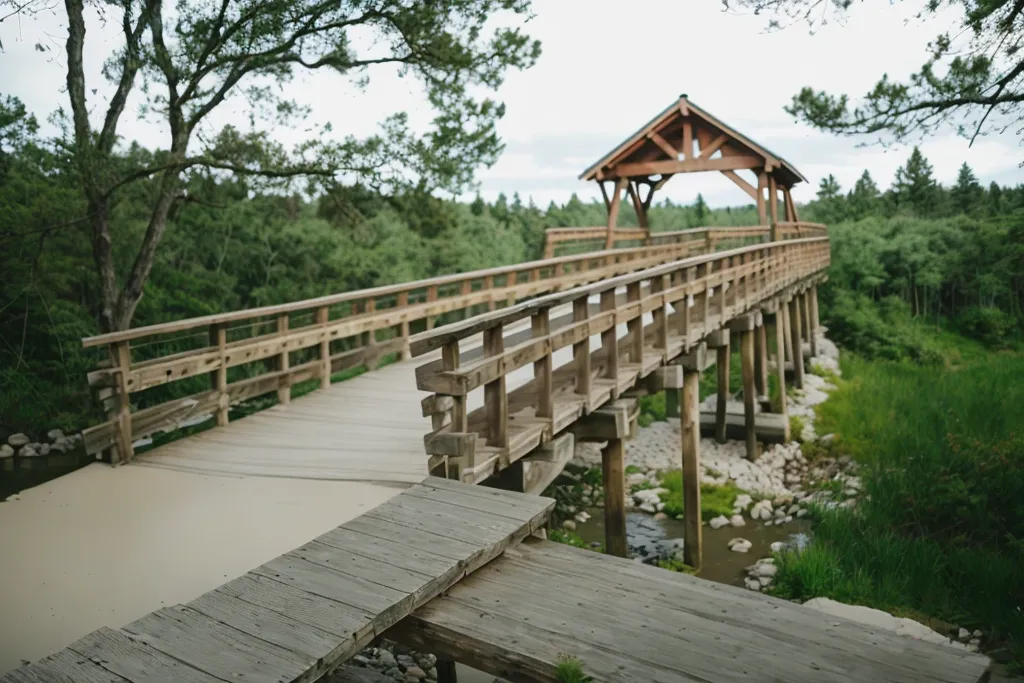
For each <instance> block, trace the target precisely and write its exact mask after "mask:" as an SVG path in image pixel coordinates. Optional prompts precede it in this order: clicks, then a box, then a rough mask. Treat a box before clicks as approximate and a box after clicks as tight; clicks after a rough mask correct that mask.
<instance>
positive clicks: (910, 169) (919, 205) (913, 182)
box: [895, 147, 939, 216]
mask: <svg viewBox="0 0 1024 683" xmlns="http://www.w3.org/2000/svg"><path fill="white" fill-rule="evenodd" d="M937 190H938V185H937V184H936V182H935V178H933V177H932V165H931V164H930V163H928V160H927V159H925V157H924V155H923V154H921V150H920V149H918V148H917V147H914V151H913V152H911V153H910V158H909V159H907V163H906V165H905V166H901V167H900V168H898V169H896V183H895V191H896V200H897V203H898V204H899V207H900V208H901V209H903V208H907V209H910V210H911V211H913V212H914V213H915V214H917V215H918V216H931V215H934V214H935V213H936V211H937V209H938V203H939V193H938V191H937Z"/></svg>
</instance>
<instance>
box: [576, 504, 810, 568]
mask: <svg viewBox="0 0 1024 683" xmlns="http://www.w3.org/2000/svg"><path fill="white" fill-rule="evenodd" d="M587 513H588V514H589V515H590V519H589V520H587V521H586V522H584V523H583V524H579V525H577V528H576V533H577V534H579V536H580V538H582V539H583V540H584V541H585V542H586V543H588V544H594V543H604V508H600V507H593V508H587ZM810 528H811V525H810V523H809V522H806V521H804V520H802V519H799V520H797V519H795V520H793V521H792V522H790V523H789V524H785V525H782V526H774V525H773V526H765V525H763V524H759V523H757V522H753V521H748V523H747V526H745V527H732V526H727V527H722V528H721V529H712V528H711V527H709V526H705V527H704V533H703V536H704V566H703V568H702V569H701V571H700V574H699V575H698V576H700V577H701V578H702V579H707V580H709V581H717V582H719V583H727V584H730V585H733V586H742V585H743V577H744V576H746V571H745V570H746V568H747V567H748V566H750V565H752V564H754V562H756V561H757V560H758V559H760V558H762V557H770V556H771V554H772V550H771V544H772V543H775V542H778V541H781V542H783V543H785V544H787V545H793V546H796V547H798V548H803V547H804V546H805V545H806V544H807V543H808V542H809V541H810V536H809V532H810ZM682 537H683V521H682V520H677V519H671V518H670V519H663V520H655V519H654V517H653V516H651V515H649V514H647V513H646V512H639V511H635V510H630V511H627V512H626V539H627V541H628V543H629V550H630V553H631V554H632V555H633V556H635V557H642V558H645V559H648V560H650V561H653V560H654V559H656V558H657V557H658V556H659V555H664V553H663V551H662V548H663V547H664V541H667V540H672V539H682ZM737 537H742V538H745V539H747V540H748V541H750V542H751V543H752V544H753V546H752V547H751V548H750V551H749V552H746V553H737V552H733V551H732V550H729V548H728V546H727V544H728V542H729V541H730V540H731V539H733V538H737Z"/></svg>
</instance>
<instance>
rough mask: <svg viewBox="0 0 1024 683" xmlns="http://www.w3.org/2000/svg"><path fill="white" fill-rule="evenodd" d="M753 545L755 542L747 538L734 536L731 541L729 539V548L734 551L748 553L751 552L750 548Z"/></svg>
mask: <svg viewBox="0 0 1024 683" xmlns="http://www.w3.org/2000/svg"><path fill="white" fill-rule="evenodd" d="M753 547H754V544H753V543H751V542H750V541H748V540H747V539H745V538H734V539H732V540H731V541H729V550H731V551H733V552H734V553H746V552H749V551H750V549H751V548H753Z"/></svg>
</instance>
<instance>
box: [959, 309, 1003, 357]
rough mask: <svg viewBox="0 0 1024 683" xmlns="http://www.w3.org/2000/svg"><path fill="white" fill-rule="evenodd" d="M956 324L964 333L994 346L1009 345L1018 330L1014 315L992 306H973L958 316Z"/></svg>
mask: <svg viewBox="0 0 1024 683" xmlns="http://www.w3.org/2000/svg"><path fill="white" fill-rule="evenodd" d="M956 326H957V328H958V329H959V331H960V332H961V333H962V334H965V335H967V336H968V337H971V338H973V339H977V340H979V341H981V342H982V343H984V344H986V345H988V346H990V347H993V348H1003V347H1006V346H1008V345H1009V344H1010V343H1011V340H1012V338H1013V337H1014V336H1015V334H1014V333H1015V332H1017V330H1018V325H1017V321H1016V320H1015V319H1014V317H1013V316H1012V315H1010V314H1009V313H1005V312H1003V311H1001V310H999V309H998V308H994V307H992V306H971V307H970V308H968V309H966V310H964V311H962V312H961V313H960V315H958V316H957V318H956Z"/></svg>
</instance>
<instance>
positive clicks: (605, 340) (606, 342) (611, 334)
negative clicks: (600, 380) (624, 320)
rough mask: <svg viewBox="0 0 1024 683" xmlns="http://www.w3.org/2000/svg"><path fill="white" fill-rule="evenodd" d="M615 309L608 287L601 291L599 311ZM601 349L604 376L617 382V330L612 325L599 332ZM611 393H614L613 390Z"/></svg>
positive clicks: (612, 295) (613, 294)
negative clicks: (603, 359)
mask: <svg viewBox="0 0 1024 683" xmlns="http://www.w3.org/2000/svg"><path fill="white" fill-rule="evenodd" d="M614 310H615V290H614V289H608V290H605V291H603V292H601V311H602V312H604V311H614ZM601 349H602V350H603V351H604V355H605V370H604V376H605V377H606V378H607V379H610V380H612V381H613V382H615V385H616V386H618V382H619V331H618V330H617V329H616V327H615V326H614V325H613V326H612V327H611V328H610V329H607V330H605V331H604V332H602V333H601ZM613 393H615V392H614V391H613Z"/></svg>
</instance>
